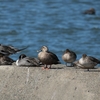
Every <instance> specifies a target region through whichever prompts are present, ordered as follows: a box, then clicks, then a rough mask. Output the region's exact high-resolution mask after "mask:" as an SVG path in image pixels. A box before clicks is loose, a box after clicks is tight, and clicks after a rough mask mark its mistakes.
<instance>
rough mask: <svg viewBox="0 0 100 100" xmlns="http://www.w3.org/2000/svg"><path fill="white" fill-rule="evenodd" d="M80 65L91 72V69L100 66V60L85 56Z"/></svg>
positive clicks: (80, 60)
mask: <svg viewBox="0 0 100 100" xmlns="http://www.w3.org/2000/svg"><path fill="white" fill-rule="evenodd" d="M78 63H79V64H80V65H82V66H80V68H83V69H87V70H88V71H89V69H94V68H95V66H96V65H97V64H100V60H98V59H96V58H95V57H92V56H87V55H86V54H83V55H82V58H80V59H79V61H78Z"/></svg>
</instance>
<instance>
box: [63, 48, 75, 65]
mask: <svg viewBox="0 0 100 100" xmlns="http://www.w3.org/2000/svg"><path fill="white" fill-rule="evenodd" d="M76 58H77V55H76V53H75V52H73V51H71V50H69V49H66V50H65V52H64V54H63V55H62V59H63V60H64V61H65V62H66V66H67V63H71V66H73V62H74V61H75V60H76Z"/></svg>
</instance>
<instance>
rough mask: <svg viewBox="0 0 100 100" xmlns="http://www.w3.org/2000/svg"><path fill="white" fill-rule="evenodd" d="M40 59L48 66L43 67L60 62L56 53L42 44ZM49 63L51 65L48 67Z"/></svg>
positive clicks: (46, 67)
mask: <svg viewBox="0 0 100 100" xmlns="http://www.w3.org/2000/svg"><path fill="white" fill-rule="evenodd" d="M38 59H39V60H40V61H41V62H42V63H43V64H45V65H46V66H45V67H43V69H50V68H51V65H52V64H60V61H59V59H58V57H57V56H56V54H54V53H52V52H50V51H49V49H48V47H47V46H42V48H41V52H39V53H38ZM48 65H50V66H49V67H48Z"/></svg>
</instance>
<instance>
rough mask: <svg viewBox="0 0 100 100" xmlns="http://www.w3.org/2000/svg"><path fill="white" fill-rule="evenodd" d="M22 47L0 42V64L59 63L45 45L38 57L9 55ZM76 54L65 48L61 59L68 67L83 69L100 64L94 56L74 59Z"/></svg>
mask: <svg viewBox="0 0 100 100" xmlns="http://www.w3.org/2000/svg"><path fill="white" fill-rule="evenodd" d="M26 48H27V47H25V48H23V49H17V48H15V47H13V46H7V45H2V44H0V65H12V64H14V63H15V64H16V65H17V66H44V67H42V68H43V69H50V68H51V65H52V64H61V62H60V60H59V59H58V57H57V55H56V54H54V53H53V52H50V51H49V49H48V47H47V46H42V48H41V50H40V51H39V53H38V57H37V58H34V57H28V56H26V55H25V54H21V55H20V56H19V58H18V60H16V61H14V60H13V59H11V58H10V57H9V56H10V55H12V54H15V53H17V52H20V51H22V50H24V49H26ZM76 58H77V55H76V53H75V52H73V51H71V50H69V49H66V50H65V52H64V53H63V54H62V59H63V61H65V62H66V63H70V66H68V65H67V64H66V66H68V67H71V66H73V67H75V66H78V68H83V69H88V70H89V69H93V68H95V66H96V65H97V64H100V60H98V59H97V58H95V57H92V56H87V55H86V54H83V55H82V57H81V58H80V59H79V60H77V61H76Z"/></svg>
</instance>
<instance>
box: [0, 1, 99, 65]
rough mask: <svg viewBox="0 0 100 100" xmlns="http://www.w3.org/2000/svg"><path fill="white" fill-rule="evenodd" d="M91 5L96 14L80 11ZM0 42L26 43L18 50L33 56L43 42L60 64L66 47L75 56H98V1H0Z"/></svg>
mask: <svg viewBox="0 0 100 100" xmlns="http://www.w3.org/2000/svg"><path fill="white" fill-rule="evenodd" d="M91 7H93V8H95V9H96V15H84V14H82V12H83V11H84V10H86V9H90V8H91ZM0 43H1V44H5V45H13V46H15V47H17V48H22V47H25V46H29V48H28V49H26V50H24V51H23V52H21V53H25V54H26V55H27V56H33V57H37V54H38V53H37V52H36V51H37V50H39V49H40V48H41V46H43V45H46V46H48V47H49V50H50V51H52V52H54V53H55V54H56V55H57V56H58V57H59V59H60V60H61V62H62V63H64V62H63V61H62V59H61V56H62V54H63V51H64V50H65V49H67V48H69V49H71V50H73V51H75V52H76V54H77V59H79V58H80V57H81V56H82V54H83V53H86V54H87V55H91V56H94V57H96V58H98V59H100V0H96V1H95V0H0ZM21 53H19V54H15V55H13V56H11V57H12V58H13V59H17V58H18V56H19V55H20V54H21Z"/></svg>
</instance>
